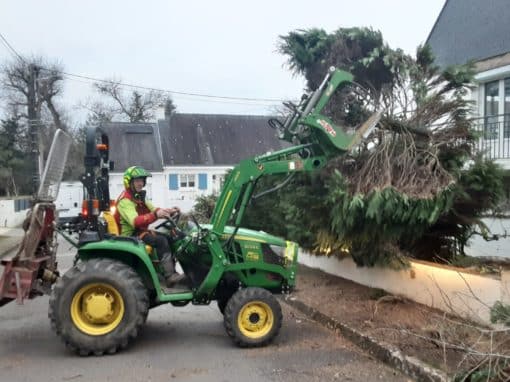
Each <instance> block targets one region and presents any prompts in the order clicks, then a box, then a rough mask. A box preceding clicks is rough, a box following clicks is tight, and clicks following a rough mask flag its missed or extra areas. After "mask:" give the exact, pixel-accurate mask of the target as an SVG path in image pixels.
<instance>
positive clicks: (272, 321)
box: [224, 288, 282, 347]
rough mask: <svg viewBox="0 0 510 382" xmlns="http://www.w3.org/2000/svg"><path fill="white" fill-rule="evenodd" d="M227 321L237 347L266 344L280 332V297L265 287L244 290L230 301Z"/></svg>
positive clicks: (239, 291)
mask: <svg viewBox="0 0 510 382" xmlns="http://www.w3.org/2000/svg"><path fill="white" fill-rule="evenodd" d="M240 322H241V323H240ZM224 324H225V329H226V331H227V334H228V335H229V336H230V337H231V338H232V340H233V341H234V342H235V343H236V344H237V345H238V346H240V347H259V346H265V345H267V344H269V343H270V342H271V341H272V340H273V339H274V338H275V337H276V336H277V335H278V333H279V332H280V329H281V327H282V309H281V307H280V304H279V302H278V300H276V298H275V297H274V296H273V295H272V294H271V293H270V292H268V291H267V290H265V289H262V288H246V289H241V290H238V291H237V292H236V293H234V295H233V296H232V298H231V299H230V300H229V301H228V303H227V306H226V309H225V314H224Z"/></svg>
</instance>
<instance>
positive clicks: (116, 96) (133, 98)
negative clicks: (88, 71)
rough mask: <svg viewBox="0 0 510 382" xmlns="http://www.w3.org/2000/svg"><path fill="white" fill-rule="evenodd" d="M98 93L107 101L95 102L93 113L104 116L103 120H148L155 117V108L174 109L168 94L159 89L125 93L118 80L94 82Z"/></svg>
mask: <svg viewBox="0 0 510 382" xmlns="http://www.w3.org/2000/svg"><path fill="white" fill-rule="evenodd" d="M94 88H95V89H96V90H97V91H98V92H99V94H101V95H103V96H105V97H106V98H107V100H108V101H107V103H100V102H96V103H95V105H94V107H93V110H94V111H93V114H95V115H96V116H97V117H100V118H102V117H106V118H105V120H108V119H109V120H113V119H116V120H127V121H128V122H133V123H134V122H148V121H152V120H154V119H155V114H156V110H157V109H158V108H160V107H164V108H165V113H167V111H169V112H170V113H171V112H172V111H173V110H175V105H174V104H173V102H172V99H171V98H170V97H169V96H165V94H164V93H163V92H160V91H155V90H151V91H147V92H144V93H141V92H140V91H138V90H133V91H132V92H131V93H129V94H126V92H125V90H124V85H123V84H122V82H120V81H104V82H98V83H96V84H94Z"/></svg>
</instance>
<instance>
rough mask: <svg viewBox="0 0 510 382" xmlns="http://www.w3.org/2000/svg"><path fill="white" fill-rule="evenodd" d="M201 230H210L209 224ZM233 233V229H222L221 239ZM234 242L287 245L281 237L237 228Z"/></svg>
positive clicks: (227, 227) (229, 227)
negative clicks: (244, 241)
mask: <svg viewBox="0 0 510 382" xmlns="http://www.w3.org/2000/svg"><path fill="white" fill-rule="evenodd" d="M201 226H202V227H203V228H205V229H208V230H211V229H212V225H211V224H202V225H201ZM233 232H234V227H232V226H226V227H225V229H224V233H223V235H222V237H221V238H222V239H228V238H229V236H230V235H232V233H233ZM235 239H236V240H238V241H239V240H246V241H256V242H259V243H267V244H270V245H278V246H280V247H285V246H286V245H287V243H286V241H285V240H284V239H282V238H281V237H278V236H274V235H270V234H268V233H266V232H264V231H255V230H252V229H247V228H239V229H238V230H237V233H236V236H235Z"/></svg>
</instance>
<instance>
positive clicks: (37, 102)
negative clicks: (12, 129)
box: [0, 56, 83, 194]
mask: <svg viewBox="0 0 510 382" xmlns="http://www.w3.org/2000/svg"><path fill="white" fill-rule="evenodd" d="M62 73H63V66H62V64H60V63H59V62H54V61H50V60H48V59H47V58H44V57H41V56H33V57H30V58H27V59H24V60H14V61H10V62H6V63H4V64H3V65H2V67H1V69H0V100H1V101H2V106H3V108H4V111H5V114H6V116H7V119H6V121H4V123H3V126H4V132H6V130H5V129H7V128H8V126H11V125H12V123H14V121H16V145H17V147H19V148H20V149H21V155H20V156H17V157H16V161H15V163H16V166H15V167H16V171H14V172H13V174H14V175H13V176H14V178H13V179H14V181H16V184H17V186H19V187H17V190H16V191H17V192H18V193H21V194H29V193H30V192H31V191H32V190H31V184H30V180H31V177H32V174H31V169H30V165H31V163H30V158H29V155H28V153H29V152H30V150H31V148H30V145H29V126H30V124H32V123H36V125H37V130H38V135H39V137H38V138H39V151H40V154H41V156H42V158H46V157H47V155H48V152H49V148H50V145H51V142H52V139H53V136H54V134H55V131H56V130H57V129H62V130H64V131H67V132H68V133H69V134H71V135H72V136H73V137H77V136H79V131H78V129H77V128H76V127H74V126H73V124H72V123H71V118H70V116H69V114H68V113H66V111H65V108H64V107H63V106H62V104H61V103H60V98H61V96H62V94H63V84H64V76H63V74H62ZM34 74H35V94H34V97H33V99H32V98H31V97H30V95H29V93H30V91H29V89H30V86H31V82H32V78H31V76H32V75H34ZM29 103H31V105H30V106H31V107H33V108H34V109H35V115H36V117H35V119H34V120H33V121H30V120H29V118H28V107H29ZM81 145H82V142H78V141H76V140H74V141H73V145H72V146H71V149H70V152H69V156H68V161H67V163H68V166H67V167H66V170H65V172H64V179H70V180H77V179H78V177H79V175H80V172H81V171H82V170H81V169H82V162H83V148H82V147H81ZM4 166H6V164H5V162H4V163H2V165H1V171H2V173H3V174H8V173H10V171H11V170H10V167H4ZM17 177H19V179H16V178H17ZM12 191H13V190H9V191H8V190H5V191H4V192H5V193H7V192H12Z"/></svg>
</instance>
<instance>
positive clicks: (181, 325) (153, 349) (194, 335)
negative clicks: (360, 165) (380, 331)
mask: <svg viewBox="0 0 510 382" xmlns="http://www.w3.org/2000/svg"><path fill="white" fill-rule="evenodd" d="M72 256H73V254H72V252H70V251H68V245H63V246H61V248H60V250H59V258H60V259H59V262H60V264H61V269H65V268H66V267H69V266H70V264H71V261H72ZM282 307H283V312H284V323H283V328H282V330H281V332H280V335H279V336H278V337H277V339H276V340H275V342H274V343H273V344H271V345H269V346H268V347H265V348H260V349H239V348H237V347H235V346H234V345H233V343H232V342H231V340H230V338H229V337H228V336H227V334H226V333H225V330H224V328H223V319H222V315H221V314H220V313H219V311H218V309H217V308H216V304H215V303H212V304H211V305H209V306H193V305H188V306H186V307H183V308H175V307H173V306H171V305H164V306H160V307H158V308H156V309H153V310H151V312H150V313H149V318H148V320H147V324H146V326H145V327H144V330H143V331H142V332H141V333H140V335H139V337H138V338H137V339H136V340H135V341H134V342H133V343H131V344H130V346H129V347H128V348H127V349H126V350H124V351H122V352H120V353H118V354H116V355H113V356H103V357H94V356H92V357H79V356H76V355H74V354H73V353H71V352H69V351H68V350H67V349H66V348H65V346H64V345H63V343H62V342H61V341H60V340H59V338H58V337H57V336H56V335H55V333H54V332H53V331H52V330H51V328H50V324H49V320H48V317H47V311H48V297H46V296H45V297H40V298H38V299H35V300H32V301H28V302H26V304H25V305H23V306H18V305H16V304H15V303H10V304H8V305H6V306H4V307H3V308H0V380H1V381H10V382H15V381H41V382H42V381H77V382H83V381H94V382H98V381H122V382H131V381H243V382H249V381H292V382H297V381H363V382H368V381H408V380H409V379H408V378H407V377H404V376H402V375H401V374H400V373H398V372H396V371H394V370H393V369H391V368H389V367H387V366H385V365H383V364H381V363H380V362H378V361H375V360H373V359H371V358H370V357H368V356H367V355H366V354H364V353H363V352H361V351H360V350H359V349H357V348H356V347H354V346H353V345H351V344H350V343H349V342H347V341H346V340H344V339H343V338H342V337H340V336H338V335H336V334H335V333H333V332H331V331H329V330H327V329H325V328H323V327H321V326H319V325H318V324H317V323H315V322H312V321H310V320H308V319H307V318H306V317H304V316H303V315H301V314H300V313H297V312H296V311H294V310H292V309H291V308H289V307H287V306H286V305H285V304H283V303H282Z"/></svg>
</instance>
